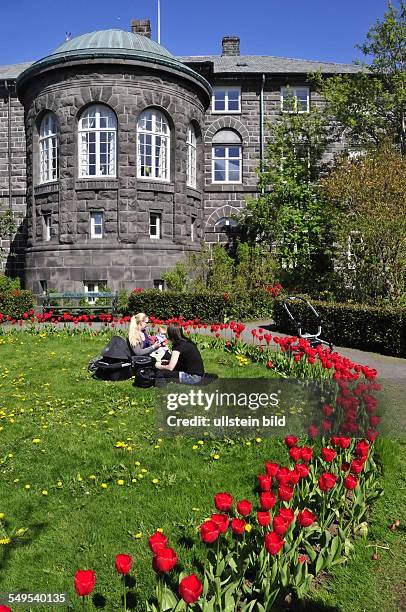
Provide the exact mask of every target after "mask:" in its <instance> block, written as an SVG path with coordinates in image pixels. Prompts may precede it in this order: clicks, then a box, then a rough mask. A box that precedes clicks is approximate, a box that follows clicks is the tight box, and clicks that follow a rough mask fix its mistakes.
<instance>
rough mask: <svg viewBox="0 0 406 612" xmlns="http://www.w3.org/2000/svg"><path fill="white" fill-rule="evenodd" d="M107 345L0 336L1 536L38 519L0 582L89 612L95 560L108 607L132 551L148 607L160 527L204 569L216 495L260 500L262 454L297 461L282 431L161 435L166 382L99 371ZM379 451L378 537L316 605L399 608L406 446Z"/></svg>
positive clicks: (9, 555) (8, 550)
mask: <svg viewBox="0 0 406 612" xmlns="http://www.w3.org/2000/svg"><path fill="white" fill-rule="evenodd" d="M105 344H106V338H103V337H100V336H99V337H97V336H95V337H89V336H88V335H82V336H80V335H75V336H72V337H68V336H63V335H61V336H60V337H58V336H55V335H51V336H46V334H44V333H42V334H41V333H40V334H37V335H33V334H28V333H26V334H24V333H14V334H8V335H7V334H5V335H3V336H2V335H1V334H0V478H1V487H0V513H4V514H5V519H4V520H3V521H2V522H1V525H3V526H4V527H5V533H3V534H1V533H0V540H1V539H2V538H3V539H4V538H6V537H7V536H8V535H10V533H11V532H13V530H16V529H27V532H26V533H25V534H23V535H22V536H21V538H18V539H17V540H12V542H11V543H10V544H3V545H1V546H0V592H6V591H16V590H20V589H26V590H28V591H34V592H41V591H46V592H63V591H67V592H68V593H69V595H70V597H71V601H72V605H71V606H70V607H69V610H80V609H81V607H80V606H79V602H78V598H77V597H76V595H75V593H74V589H73V576H74V573H75V571H76V569H78V568H89V567H91V568H93V569H94V570H95V571H96V574H97V584H96V588H95V592H96V593H97V594H98V597H97V598H96V603H97V604H98V605H99V606H100V607H104V609H105V610H106V611H109V612H110V611H112V610H116V609H117V610H118V609H122V608H121V605H120V597H121V585H120V581H119V580H118V577H117V575H116V572H115V569H114V558H115V555H116V553H129V554H132V555H133V557H134V572H133V575H135V576H136V581H137V584H136V585H135V586H134V588H133V589H132V591H133V592H134V601H133V608H134V609H136V610H138V611H142V610H145V604H144V602H145V599H146V598H148V597H149V596H151V595H152V594H153V587H154V585H155V578H154V575H153V571H152V568H151V555H150V552H149V549H148V544H147V537H148V535H150V534H151V533H152V532H153V531H154V530H155V529H156V528H158V527H161V528H163V529H164V531H165V533H166V534H167V535H168V536H169V540H170V544H171V545H172V546H173V547H174V548H175V549H176V550H177V551H178V554H179V566H178V567H179V569H184V570H185V571H195V570H196V563H198V562H199V559H195V558H194V554H195V551H196V548H194V549H193V551H192V550H191V549H190V547H189V542H190V538H195V535H196V528H197V526H198V525H199V524H200V522H201V521H202V519H204V518H205V517H206V516H208V515H209V514H210V513H211V511H212V507H213V495H214V493H216V492H217V491H219V490H221V491H223V490H229V491H230V492H232V493H233V494H234V495H235V496H236V497H237V498H242V497H248V498H251V499H253V487H254V486H255V477H256V475H257V474H258V473H260V472H261V471H262V469H263V462H264V460H265V459H273V460H276V461H284V462H286V451H285V446H284V444H283V442H282V441H280V440H277V439H273V440H262V441H260V442H257V441H252V443H247V442H246V441H235V442H233V441H229V442H221V443H220V442H216V441H209V440H207V439H205V440H204V443H203V444H202V445H201V444H196V441H193V440H187V439H181V438H177V439H166V438H165V439H161V438H159V435H157V433H156V432H155V427H154V396H155V395H154V394H155V391H154V390H150V389H148V390H139V389H136V388H134V387H132V384H131V381H124V382H118V383H107V382H102V381H97V380H93V379H92V378H90V377H89V374H88V373H87V371H86V367H87V363H88V361H89V359H90V358H91V357H93V356H94V355H96V354H97V353H98V352H99V350H100V349H101V348H102V347H103V346H104V345H105ZM203 357H204V361H205V364H206V369H207V370H209V371H212V372H217V373H218V374H221V375H222V376H224V375H225V374H227V376H229V377H241V376H244V377H247V378H249V377H257V376H261V377H264V376H267V375H269V376H270V375H271V373H270V372H269V373H268V371H267V370H266V369H265V368H264V366H260V365H256V364H249V365H247V366H243V367H241V366H239V365H238V361H237V359H236V357H235V356H233V355H229V354H225V353H223V352H220V351H215V350H212V349H210V350H209V349H207V350H205V351H203ZM34 440H35V442H34ZM38 440H39V441H38ZM117 442H122V443H125V444H126V445H127V448H117V447H116V444H117ZM194 446H197V449H196V448H194ZM381 447H382V451H383V453H382V455H383V457H384V461H385V469H386V472H385V487H386V495H385V497H384V498H382V499H381V500H379V501H378V503H377V505H376V509H375V512H374V515H373V517H372V529H371V537H372V540H368V541H367V542H366V543H365V542H361V543H360V545H359V546H358V547H357V554H356V557H355V559H354V560H353V561H351V562H350V563H349V564H348V566H346V567H345V568H340V569H339V570H337V571H336V572H335V574H334V580H330V579H328V580H327V581H326V582H324V583H323V584H322V586H321V587H320V588H319V589H318V590H317V591H316V593H314V595H313V600H312V602H311V603H310V605H309V609H316V606H317V605H319V606H320V609H324V608H323V606H324V604H325V605H327V606H330V607H332V608H333V609H337V610H340V611H341V610H343V611H346V610H354V611H360V612H361V610H371V611H372V610H374V611H375V610H388V611H389V610H397V609H401V608H400V607H399V606H400V604H399V602H400V601H401V597H403V598H404V597H405V594H404V591H403V593H402V591H401V588H402V584H401V578H402V564H403V560H404V553H405V544H404V531H403V529H404V527H403V526H404V525H405V519H406V517H405V510H404V508H405V507H406V504H405V486H406V485H405V478H404V475H402V470H403V474H404V473H405V447H404V446H402V445H400V444H396V443H394V442H392V443H389V442H387V443H386V444H382V443H381ZM400 451H402V452H400ZM218 455H219V458H218V459H215V458H213V457H214V456H218ZM117 481H124V484H121V485H120V484H118V482H117ZM156 481H158V482H156ZM102 483H104V484H105V485H107V487H106V488H103V487H102ZM28 485H29V488H28ZM396 518H399V519H400V520H401V527H400V528H399V530H398V531H397V532H396V533H392V532H390V531H389V530H388V528H387V525H388V524H389V523H390V522H393V521H394V520H395V519H396ZM371 541H377V542H379V543H380V544H383V543H386V544H388V545H390V547H391V552H388V551H386V550H379V552H380V554H381V560H380V561H378V562H373V561H371V559H370V557H371V554H372V552H373V549H371V548H366V544H368V543H371ZM202 553H203V548H202V549H201V550H200V551H199V556H201V554H202ZM404 601H405V600H404V599H403V602H404ZM312 606H313V607H312ZM19 609H21V608H19ZM25 609H28V608H25ZM34 609H35V610H41V609H43V610H50V608H49V607H36V608H34ZM56 609H58V608H56ZM59 609H60V608H59ZM327 609H329V608H327ZM330 609H331V608H330Z"/></svg>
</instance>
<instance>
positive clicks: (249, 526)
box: [245, 523, 252, 533]
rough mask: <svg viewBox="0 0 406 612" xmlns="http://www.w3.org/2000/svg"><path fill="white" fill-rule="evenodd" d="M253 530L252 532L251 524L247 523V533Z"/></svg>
mask: <svg viewBox="0 0 406 612" xmlns="http://www.w3.org/2000/svg"><path fill="white" fill-rule="evenodd" d="M251 530H252V525H250V524H249V523H247V524H246V525H245V531H246V532H247V533H250V531H251Z"/></svg>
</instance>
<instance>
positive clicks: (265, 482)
mask: <svg viewBox="0 0 406 612" xmlns="http://www.w3.org/2000/svg"><path fill="white" fill-rule="evenodd" d="M258 483H259V486H260V488H261V491H269V490H270V489H271V486H272V477H271V476H268V474H260V475H259V476H258Z"/></svg>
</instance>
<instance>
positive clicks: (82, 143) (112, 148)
mask: <svg viewBox="0 0 406 612" xmlns="http://www.w3.org/2000/svg"><path fill="white" fill-rule="evenodd" d="M92 113H94V117H93V119H94V123H95V124H94V126H92V127H89V126H88V125H87V126H86V125H85V122H86V120H88V121H87V123H89V119H90V117H89V115H90V114H92ZM101 119H106V120H107V121H106V123H107V124H108V126H107V127H104V126H103V127H101ZM92 139H94V154H93V153H91V152H90V150H89V148H90V144H93V143H92V142H91V140H92ZM104 144H105V145H106V151H105V153H102V150H101V149H102V145H104ZM78 152H79V155H78V165H79V168H78V177H79V178H80V179H86V178H89V179H100V178H104V179H105V178H116V177H117V118H116V115H115V114H114V112H113V111H112V110H111V108H109V107H108V106H106V105H105V104H92V106H89V107H88V108H86V110H85V111H84V112H83V113H82V114H81V116H80V119H79V123H78ZM91 154H92V155H94V159H95V163H94V164H90V155H91ZM102 155H105V156H106V162H105V163H104V162H102ZM93 165H94V166H95V173H94V174H90V166H93ZM104 169H106V171H104Z"/></svg>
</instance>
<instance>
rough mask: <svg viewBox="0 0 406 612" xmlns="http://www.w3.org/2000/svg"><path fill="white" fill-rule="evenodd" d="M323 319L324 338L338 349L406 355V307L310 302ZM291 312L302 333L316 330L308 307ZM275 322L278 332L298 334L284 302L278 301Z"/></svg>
mask: <svg viewBox="0 0 406 612" xmlns="http://www.w3.org/2000/svg"><path fill="white" fill-rule="evenodd" d="M311 304H312V305H313V306H314V307H315V308H316V310H317V312H318V313H319V315H320V316H321V319H322V338H323V339H329V340H331V341H332V342H333V344H334V345H335V346H347V347H351V348H357V349H362V350H365V351H372V352H376V353H382V354H383V355H393V356H398V357H405V356H406V308H387V307H385V308H384V307H373V306H364V305H362V304H346V303H335V302H321V301H316V300H311ZM291 312H292V314H293V316H294V317H295V319H296V320H297V321H300V322H301V323H302V331H303V332H305V331H313V330H315V329H316V325H315V318H314V315H312V313H311V311H310V310H309V308H308V307H306V304H304V303H303V302H295V303H293V304H292V307H291ZM274 321H275V324H276V327H277V329H278V331H281V332H284V333H291V334H293V333H296V329H295V328H294V327H293V325H292V323H291V321H290V320H289V318H288V316H287V314H286V311H285V309H284V308H283V301H282V300H276V301H275V307H274Z"/></svg>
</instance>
